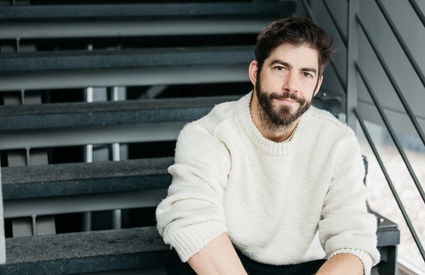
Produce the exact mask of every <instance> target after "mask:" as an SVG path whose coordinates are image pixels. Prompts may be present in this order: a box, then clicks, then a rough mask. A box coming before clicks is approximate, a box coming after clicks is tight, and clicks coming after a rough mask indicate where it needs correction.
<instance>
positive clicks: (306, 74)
mask: <svg viewBox="0 0 425 275" xmlns="http://www.w3.org/2000/svg"><path fill="white" fill-rule="evenodd" d="M304 76H305V77H307V78H311V77H313V75H312V74H311V73H307V72H305V73H304Z"/></svg>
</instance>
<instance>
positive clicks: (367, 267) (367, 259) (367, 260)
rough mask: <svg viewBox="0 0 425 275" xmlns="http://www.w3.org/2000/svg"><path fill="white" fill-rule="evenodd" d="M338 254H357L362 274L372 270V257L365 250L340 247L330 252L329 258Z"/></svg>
mask: <svg viewBox="0 0 425 275" xmlns="http://www.w3.org/2000/svg"><path fill="white" fill-rule="evenodd" d="M338 254H351V255H354V256H357V257H358V258H359V259H360V260H361V261H362V263H363V268H364V275H369V274H370V271H371V270H372V257H371V256H370V255H369V254H367V253H366V252H363V251H360V250H356V249H341V250H337V251H335V252H334V253H332V254H331V255H330V256H329V258H332V257H333V256H336V255H338Z"/></svg>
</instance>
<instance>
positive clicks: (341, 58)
mask: <svg viewBox="0 0 425 275" xmlns="http://www.w3.org/2000/svg"><path fill="white" fill-rule="evenodd" d="M298 2H299V3H298V7H299V10H300V14H299V15H300V16H305V15H306V13H305V12H304V11H303V4H302V1H298ZM308 2H310V4H311V7H312V10H313V13H314V16H315V19H316V20H317V22H318V23H319V25H321V26H322V27H323V28H325V29H326V30H327V31H328V32H329V33H331V35H332V36H333V38H334V42H335V46H336V48H337V49H338V52H337V53H336V54H335V56H334V62H335V67H336V70H338V71H339V72H340V75H341V76H342V77H343V79H344V82H345V78H346V70H345V66H346V62H345V58H346V48H345V45H344V43H343V42H342V40H341V39H340V36H339V35H338V33H337V31H336V28H335V26H333V24H332V22H331V19H330V17H329V13H328V11H327V10H326V8H325V5H324V3H323V0H311V1H308ZM381 2H382V3H383V5H384V7H385V9H386V10H387V12H388V14H389V15H390V16H391V18H392V20H393V22H394V24H395V26H396V28H397V30H398V32H399V33H400V34H401V36H402V38H403V40H404V41H405V43H406V44H407V46H408V48H409V50H410V51H411V53H412V55H413V56H414V58H415V60H416V62H417V63H418V65H419V67H420V68H421V70H422V71H423V72H425V56H424V54H423V47H424V44H425V28H424V25H423V24H422V22H421V21H420V20H419V18H418V17H417V15H416V13H415V12H414V10H413V8H412V7H411V5H410V3H409V2H408V1H407V0H381ZM417 2H418V5H419V6H420V7H421V9H422V11H423V12H425V1H417ZM326 3H327V4H328V6H329V8H330V10H331V13H332V15H333V16H334V17H335V19H336V20H337V22H338V25H339V26H340V27H341V29H342V30H343V31H344V34H345V35H346V33H347V31H346V29H347V6H348V4H347V3H348V1H341V0H326ZM359 3H360V4H359V18H360V19H361V21H362V22H363V24H364V25H365V27H366V29H367V30H368V32H369V33H370V34H371V36H372V39H373V40H374V41H375V43H376V44H377V45H378V47H379V51H380V52H381V55H382V56H383V57H384V59H385V62H386V63H387V66H388V68H389V69H390V73H391V74H392V75H393V77H394V78H395V80H396V82H397V85H398V86H399V88H400V90H401V91H402V93H403V96H404V97H405V99H406V101H407V102H408V104H409V106H410V108H411V109H412V111H413V113H414V114H415V116H416V118H417V120H418V122H419V124H420V125H421V126H422V129H425V106H424V104H425V88H424V86H423V84H422V83H421V81H420V79H419V77H418V76H417V74H416V73H415V71H414V70H413V67H412V66H411V64H410V62H409V61H408V59H407V57H406V55H405V54H404V52H403V50H402V48H401V46H400V44H399V43H398V42H397V39H396V38H395V36H394V34H393V32H392V31H391V29H390V27H389V26H388V24H387V22H386V20H385V17H384V16H383V15H382V13H381V12H380V10H379V8H378V6H377V4H376V2H375V1H374V0H360V1H359ZM358 30H359V31H358V38H359V49H358V50H359V51H358V56H359V59H358V63H359V66H360V67H361V68H362V70H363V71H364V72H365V75H366V77H367V78H368V81H369V83H370V85H371V87H372V89H373V90H374V92H375V93H376V94H377V97H378V100H379V101H380V103H381V105H382V106H383V107H384V108H385V113H386V115H387V116H388V118H389V120H390V123H391V125H392V126H393V127H394V128H395V129H396V131H398V132H401V133H405V134H409V135H413V136H416V135H417V134H416V131H415V130H414V128H413V125H412V123H411V122H410V120H409V118H408V117H407V115H406V112H405V110H404V108H403V106H402V104H401V103H400V99H399V98H398V96H397V94H396V92H395V89H394V88H393V86H392V85H391V82H390V81H389V79H388V78H387V76H386V74H385V72H384V70H383V69H382V67H381V65H380V64H379V61H378V59H377V57H376V55H375V54H374V52H373V50H372V47H371V46H370V44H369V43H368V41H367V39H366V36H365V35H364V33H363V31H362V30H361V28H358ZM357 86H358V111H359V112H360V113H361V114H363V116H364V117H366V118H367V120H369V121H371V122H374V123H376V124H382V121H381V119H380V118H379V116H378V113H377V111H376V108H375V107H374V106H373V103H372V100H371V98H370V96H369V93H368V92H367V89H366V87H365V85H364V83H363V81H362V80H361V79H360V77H358V81H357ZM323 88H324V89H327V90H330V91H333V92H336V93H339V94H344V91H343V86H342V85H341V84H340V83H339V82H338V79H337V78H336V76H335V71H334V68H332V67H331V66H329V67H328V69H327V71H326V72H325V82H324V86H323Z"/></svg>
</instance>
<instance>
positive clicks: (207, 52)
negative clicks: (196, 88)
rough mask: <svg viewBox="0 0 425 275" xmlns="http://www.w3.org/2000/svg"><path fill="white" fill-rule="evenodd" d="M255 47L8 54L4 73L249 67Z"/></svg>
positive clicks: (4, 56)
mask: <svg viewBox="0 0 425 275" xmlns="http://www.w3.org/2000/svg"><path fill="white" fill-rule="evenodd" d="M253 59H254V47H253V46H227V47H197V48H157V49H143V50H116V51H112V50H111V51H108V50H104V51H62V52H32V53H4V54H2V55H1V56H0V62H1V64H2V66H1V67H0V71H1V72H28V71H37V72H40V71H56V70H93V69H123V68H140V67H147V68H150V67H170V66H172V67H180V66H211V65H239V64H249V62H251V61H252V60H253Z"/></svg>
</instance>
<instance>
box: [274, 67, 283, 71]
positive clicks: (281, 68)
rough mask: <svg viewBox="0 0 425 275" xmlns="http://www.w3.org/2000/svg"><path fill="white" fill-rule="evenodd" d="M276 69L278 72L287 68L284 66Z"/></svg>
mask: <svg viewBox="0 0 425 275" xmlns="http://www.w3.org/2000/svg"><path fill="white" fill-rule="evenodd" d="M275 69H276V70H277V71H283V70H284V69H285V68H284V67H283V66H276V67H275Z"/></svg>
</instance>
